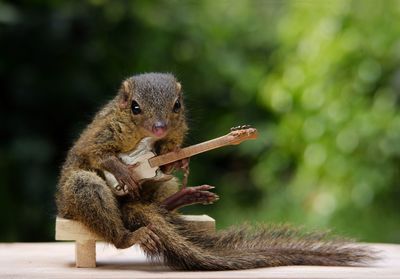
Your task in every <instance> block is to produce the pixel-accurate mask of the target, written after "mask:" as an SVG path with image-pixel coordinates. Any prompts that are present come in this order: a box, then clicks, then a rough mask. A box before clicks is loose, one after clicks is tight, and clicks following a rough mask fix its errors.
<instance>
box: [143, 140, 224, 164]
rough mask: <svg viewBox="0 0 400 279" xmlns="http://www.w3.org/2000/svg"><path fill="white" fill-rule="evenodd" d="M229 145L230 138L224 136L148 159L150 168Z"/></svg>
mask: <svg viewBox="0 0 400 279" xmlns="http://www.w3.org/2000/svg"><path fill="white" fill-rule="evenodd" d="M230 144H232V138H231V137H229V136H228V135H225V136H222V137H219V138H215V139H212V140H209V141H205V142H202V143H198V144H195V145H192V146H188V147H185V148H182V149H180V150H179V151H176V152H169V153H166V154H163V155H160V156H156V157H153V158H150V159H149V164H150V166H151V167H158V166H162V165H165V164H169V163H172V162H175V161H178V160H181V159H184V158H188V157H191V156H193V155H196V154H199V153H203V152H206V151H209V150H212V149H216V148H219V147H223V146H226V145H230Z"/></svg>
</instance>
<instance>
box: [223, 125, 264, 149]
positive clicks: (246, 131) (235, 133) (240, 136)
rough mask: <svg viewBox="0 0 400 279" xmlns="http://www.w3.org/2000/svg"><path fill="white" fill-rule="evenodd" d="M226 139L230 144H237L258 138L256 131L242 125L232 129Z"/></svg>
mask: <svg viewBox="0 0 400 279" xmlns="http://www.w3.org/2000/svg"><path fill="white" fill-rule="evenodd" d="M228 137H230V138H231V139H230V142H231V144H239V143H241V142H242V141H245V140H249V139H256V138H257V137H258V132H257V129H255V128H252V127H251V126H250V125H242V126H237V127H232V128H231V132H230V133H229V134H228Z"/></svg>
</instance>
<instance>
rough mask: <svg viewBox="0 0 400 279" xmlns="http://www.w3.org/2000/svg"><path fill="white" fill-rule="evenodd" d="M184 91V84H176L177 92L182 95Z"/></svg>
mask: <svg viewBox="0 0 400 279" xmlns="http://www.w3.org/2000/svg"><path fill="white" fill-rule="evenodd" d="M181 89H182V84H181V83H180V82H178V81H177V82H176V92H178V93H180V92H181Z"/></svg>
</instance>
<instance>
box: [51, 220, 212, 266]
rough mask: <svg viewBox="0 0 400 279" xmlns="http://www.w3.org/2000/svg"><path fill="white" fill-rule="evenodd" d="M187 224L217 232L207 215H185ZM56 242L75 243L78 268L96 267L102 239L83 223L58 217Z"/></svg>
mask: <svg viewBox="0 0 400 279" xmlns="http://www.w3.org/2000/svg"><path fill="white" fill-rule="evenodd" d="M182 217H183V218H184V219H185V221H186V222H190V223H192V224H193V225H195V226H199V227H201V228H203V229H205V230H210V231H215V220H214V219H213V218H211V217H210V216H207V215H184V216H182ZM56 240H73V241H75V265H76V267H96V241H102V240H103V239H102V237H100V236H98V235H97V234H94V233H92V232H91V231H89V229H88V228H87V227H86V226H85V225H83V224H82V223H80V222H78V221H74V220H70V219H64V218H61V217H57V219H56Z"/></svg>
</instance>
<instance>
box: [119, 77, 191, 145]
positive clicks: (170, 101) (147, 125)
mask: <svg viewBox="0 0 400 279" xmlns="http://www.w3.org/2000/svg"><path fill="white" fill-rule="evenodd" d="M118 105H119V108H120V110H122V111H123V112H124V113H125V114H126V115H129V117H128V118H129V121H128V122H129V123H128V125H129V124H132V125H134V126H135V127H136V128H138V127H139V128H140V129H141V131H142V132H143V135H144V136H150V137H155V138H163V137H165V136H166V135H167V134H168V133H169V132H171V131H172V130H174V129H176V128H179V127H181V126H182V124H185V114H184V106H183V100H182V88H181V84H180V83H179V82H178V81H177V80H176V79H175V77H174V76H173V75H171V74H161V73H148V74H141V75H137V76H133V77H131V78H128V79H126V80H125V81H124V82H123V83H122V86H121V88H120V90H119V94H118Z"/></svg>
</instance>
